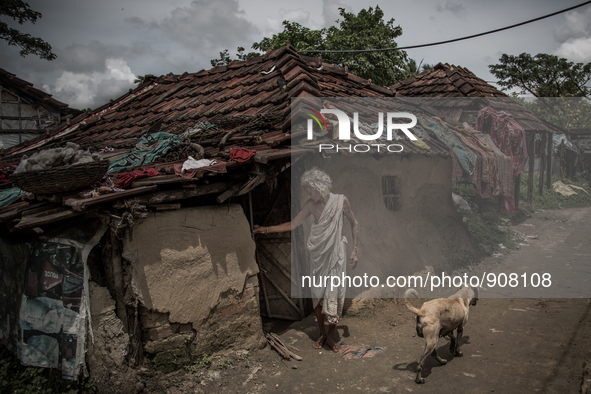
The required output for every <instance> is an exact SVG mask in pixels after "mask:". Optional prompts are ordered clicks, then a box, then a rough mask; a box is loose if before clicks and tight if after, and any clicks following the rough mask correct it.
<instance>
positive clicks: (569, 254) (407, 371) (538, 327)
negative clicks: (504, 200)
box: [146, 208, 591, 393]
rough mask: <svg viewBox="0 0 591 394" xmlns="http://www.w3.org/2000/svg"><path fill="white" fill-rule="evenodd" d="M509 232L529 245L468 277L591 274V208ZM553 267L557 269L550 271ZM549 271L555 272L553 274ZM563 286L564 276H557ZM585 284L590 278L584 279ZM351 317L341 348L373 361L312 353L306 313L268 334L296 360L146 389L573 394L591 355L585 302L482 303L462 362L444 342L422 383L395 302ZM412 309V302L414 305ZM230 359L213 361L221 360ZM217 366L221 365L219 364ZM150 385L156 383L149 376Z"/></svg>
mask: <svg viewBox="0 0 591 394" xmlns="http://www.w3.org/2000/svg"><path fill="white" fill-rule="evenodd" d="M514 229H515V230H516V231H519V232H522V233H528V234H535V235H537V236H538V239H534V240H531V241H530V242H529V243H528V244H529V245H530V246H523V247H522V248H521V250H517V251H515V252H513V253H511V254H510V255H506V256H502V257H499V258H490V259H487V260H486V261H484V262H483V263H482V264H481V265H480V266H479V267H476V268H475V269H474V272H479V270H480V271H487V272H509V271H510V270H511V269H514V270H523V269H530V270H531V268H532V267H535V269H553V270H554V271H556V272H560V270H564V271H566V270H570V269H577V270H579V271H578V272H581V271H580V270H581V269H584V268H585V267H587V272H589V271H591V231H590V230H591V208H585V209H570V210H560V211H545V212H538V213H535V214H534V215H532V217H531V218H530V219H528V220H526V221H525V222H524V223H521V224H519V225H517V226H514ZM558 268H559V269H558ZM554 271H553V272H554ZM563 276H564V278H567V279H568V275H563ZM589 276H590V277H591V275H589ZM375 303H376V306H375V307H374V308H368V309H366V310H363V311H362V312H361V313H362V314H364V315H363V316H362V315H358V316H350V315H345V316H344V318H343V320H342V323H341V324H339V325H338V327H337V330H338V335H339V341H340V342H342V343H347V344H349V345H359V346H360V345H367V346H371V347H378V346H379V347H382V348H383V349H384V351H383V352H382V353H377V354H375V355H374V356H373V357H371V358H361V359H348V360H347V359H344V358H343V357H341V356H339V355H337V354H334V353H333V352H332V351H330V350H329V349H328V348H327V347H325V349H322V350H317V349H313V348H312V342H313V341H314V340H315V339H317V328H316V323H315V319H314V317H313V316H309V317H308V318H306V319H305V320H303V321H301V322H297V323H294V324H292V325H291V326H289V327H287V328H280V327H279V326H278V325H275V326H274V327H273V328H272V330H273V331H274V332H276V333H277V334H278V335H279V336H280V337H281V338H282V339H283V340H284V341H285V342H287V343H289V344H290V345H292V346H294V347H296V348H297V349H298V351H296V353H297V354H299V355H300V356H301V357H303V361H301V362H297V361H283V360H281V359H280V358H279V356H278V355H277V353H276V352H275V351H274V350H271V349H269V348H268V347H267V348H266V349H263V350H261V351H258V352H254V353H251V354H249V355H248V356H247V357H245V358H242V359H240V358H235V360H238V361H233V363H232V364H231V365H229V366H228V365H227V364H228V362H226V363H225V364H226V365H225V366H224V362H223V361H219V362H218V363H217V366H215V365H214V366H212V367H210V369H209V370H201V371H200V372H197V373H195V374H187V373H185V372H183V371H179V373H177V374H176V375H171V376H168V377H167V381H166V386H160V385H154V384H152V385H151V386H150V384H148V386H147V387H146V390H150V392H158V391H161V392H168V393H184V392H203V393H212V392H213V393H215V392H244V393H256V392H275V393H309V392H325V393H338V392H343V393H356V392H365V391H367V392H384V393H409V392H414V393H458V392H463V393H492V392H495V393H509V392H524V393H529V392H539V393H578V392H579V389H580V387H581V376H582V374H583V367H582V364H583V361H584V360H588V359H590V358H591V357H590V356H591V312H590V309H591V303H590V299H589V298H555V299H551V298H543V299H542V298H536V299H528V298H494V299H489V298H481V299H480V301H479V302H478V305H477V306H475V307H473V308H472V309H471V311H470V320H469V322H468V324H467V326H466V328H465V330H464V338H463V340H462V351H463V353H464V357H462V358H454V357H452V356H451V354H450V353H449V351H448V346H449V342H448V341H447V339H443V338H442V339H440V340H439V343H438V347H437V351H438V353H439V355H440V356H442V357H443V358H446V359H448V361H449V362H448V363H447V365H444V366H440V365H439V364H438V363H437V362H436V361H435V360H434V359H432V358H429V359H428V361H427V362H426V364H425V369H424V372H423V376H424V377H425V378H426V383H425V384H424V385H417V384H416V383H415V382H414V380H413V379H414V372H413V371H414V369H415V367H416V360H417V358H418V356H419V355H420V353H421V351H422V348H423V345H424V340H423V339H422V338H418V337H417V336H416V333H415V328H414V319H413V315H412V314H411V313H410V312H409V311H408V310H407V309H406V307H404V305H402V304H401V303H400V301H397V300H384V301H381V300H376V301H375ZM414 304H415V305H416V306H418V304H419V301H418V300H414ZM225 357H227V359H232V357H233V355H232V354H228V355H226V356H224V355H222V356H220V358H219V360H225V359H226V358H225ZM221 366H223V368H222V367H221ZM154 378H156V377H155V376H154Z"/></svg>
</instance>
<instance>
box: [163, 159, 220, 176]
mask: <svg viewBox="0 0 591 394" xmlns="http://www.w3.org/2000/svg"><path fill="white" fill-rule="evenodd" d="M172 167H173V168H174V173H175V174H177V175H178V176H181V177H183V178H201V177H202V176H203V174H205V173H206V172H217V173H218V174H225V173H226V172H228V171H227V170H226V162H225V161H220V162H217V163H216V164H214V165H211V166H207V167H201V168H193V169H191V170H186V171H185V173H184V174H183V163H178V164H175V165H173V166H172Z"/></svg>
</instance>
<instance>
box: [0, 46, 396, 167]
mask: <svg viewBox="0 0 591 394" xmlns="http://www.w3.org/2000/svg"><path fill="white" fill-rule="evenodd" d="M306 96H315V97H321V96H323V97H351V96H357V97H383V96H393V94H392V92H391V91H390V90H388V89H386V88H383V87H381V86H378V85H374V84H372V83H371V82H369V81H368V80H365V79H363V78H360V77H357V76H355V75H353V74H350V73H348V72H346V71H345V70H344V69H343V68H341V67H337V66H333V65H330V64H326V63H322V62H321V61H320V60H319V59H317V58H311V57H305V56H301V55H299V54H297V53H296V52H295V50H294V48H293V47H292V46H286V47H282V48H280V49H277V50H274V51H270V52H268V53H267V54H265V55H263V56H259V57H252V58H250V59H248V60H246V61H233V62H232V63H230V64H228V65H227V66H221V67H215V68H213V69H211V70H202V71H199V72H197V73H192V74H189V73H185V74H183V75H173V74H168V75H163V76H160V77H154V76H151V75H148V76H146V77H145V78H144V81H143V83H142V85H141V86H138V87H137V88H136V89H134V90H130V91H129V92H128V93H127V94H125V95H124V96H122V97H120V98H118V99H116V100H113V101H112V102H111V103H109V104H107V105H105V106H103V107H100V108H98V109H96V110H95V111H92V112H86V113H84V114H83V115H81V116H79V117H78V118H76V119H73V120H72V121H71V122H70V124H69V125H65V126H63V127H61V128H59V129H57V130H54V131H53V132H52V135H51V136H50V137H49V138H47V137H45V138H38V139H37V140H32V141H28V142H27V143H26V146H25V147H24V146H23V145H21V146H18V147H14V148H12V149H10V150H8V151H6V152H5V153H4V155H3V161H6V160H7V159H9V158H10V157H20V156H21V155H22V154H23V153H25V152H27V151H36V150H39V149H46V148H52V147H57V146H62V145H64V144H65V142H66V141H69V142H74V143H77V144H79V145H80V146H81V147H82V148H87V147H95V148H102V147H111V148H115V149H117V148H123V149H131V148H133V147H134V146H135V144H136V143H137V142H138V140H139V138H140V137H141V135H143V134H145V133H146V132H148V130H150V128H151V127H152V126H154V125H155V124H157V123H158V122H159V121H162V125H161V128H160V131H164V132H171V133H173V134H178V133H180V132H182V131H185V130H186V129H187V128H189V127H192V126H194V125H195V124H196V123H197V122H198V121H202V120H208V121H210V122H212V123H215V121H216V120H217V119H220V118H221V117H230V116H239V115H250V116H256V115H263V114H271V113H272V114H279V115H280V118H281V119H280V120H278V121H277V123H276V124H275V125H274V126H275V129H277V130H281V131H286V130H287V129H288V128H289V124H290V123H289V120H290V118H289V115H290V110H289V107H290V99H291V98H292V97H306ZM0 160H2V159H0Z"/></svg>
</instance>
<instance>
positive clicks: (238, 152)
mask: <svg viewBox="0 0 591 394" xmlns="http://www.w3.org/2000/svg"><path fill="white" fill-rule="evenodd" d="M256 153H257V151H256V150H250V149H243V148H232V149H231V150H230V160H229V161H237V162H238V163H244V162H245V161H248V160H250V158H251V157H253V156H254V155H255V154H256Z"/></svg>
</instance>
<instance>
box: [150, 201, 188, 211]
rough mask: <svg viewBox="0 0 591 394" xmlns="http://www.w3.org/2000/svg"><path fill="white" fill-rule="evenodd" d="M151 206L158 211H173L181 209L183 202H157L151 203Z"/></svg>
mask: <svg viewBox="0 0 591 394" xmlns="http://www.w3.org/2000/svg"><path fill="white" fill-rule="evenodd" d="M149 207H150V208H155V209H156V210H157V211H171V210H175V209H181V204H180V203H178V204H156V205H149Z"/></svg>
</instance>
